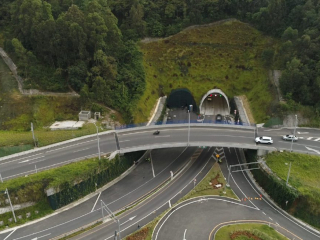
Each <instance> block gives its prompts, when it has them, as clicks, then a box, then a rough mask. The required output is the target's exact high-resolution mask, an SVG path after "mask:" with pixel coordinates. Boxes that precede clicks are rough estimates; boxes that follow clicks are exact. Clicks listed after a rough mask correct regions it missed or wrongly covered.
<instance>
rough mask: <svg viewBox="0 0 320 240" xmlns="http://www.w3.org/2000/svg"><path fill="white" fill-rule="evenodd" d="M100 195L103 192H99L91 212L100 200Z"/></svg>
mask: <svg viewBox="0 0 320 240" xmlns="http://www.w3.org/2000/svg"><path fill="white" fill-rule="evenodd" d="M100 195H101V192H100V193H99V195H98V197H97V200H96V202H95V203H94V205H93V208H92V210H91V212H93V210H94V208H95V207H96V205H97V202H98V200H99V198H100Z"/></svg>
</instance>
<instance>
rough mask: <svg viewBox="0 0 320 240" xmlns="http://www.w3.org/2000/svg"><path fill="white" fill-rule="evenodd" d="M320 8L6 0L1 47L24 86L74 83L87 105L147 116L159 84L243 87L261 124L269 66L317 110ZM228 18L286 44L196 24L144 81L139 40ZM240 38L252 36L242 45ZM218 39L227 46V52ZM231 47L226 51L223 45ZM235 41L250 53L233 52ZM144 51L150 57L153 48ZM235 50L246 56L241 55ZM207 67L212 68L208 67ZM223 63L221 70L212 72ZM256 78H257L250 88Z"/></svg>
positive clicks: (311, 4) (310, 4)
mask: <svg viewBox="0 0 320 240" xmlns="http://www.w3.org/2000/svg"><path fill="white" fill-rule="evenodd" d="M319 7H320V6H319V5H317V4H316V2H315V1H302V0H297V1H294V2H292V1H291V0H280V1H279V0H269V1H251V0H245V1H212V0H199V1H187V0H175V1H170V0H163V1H151V0H145V1H142V0H134V1H127V0H110V1H106V0H88V1H87V0H74V1H71V0H65V1H55V0H48V1H42V2H41V1H39V0H27V1H25V0H14V1H11V0H3V1H1V3H0V29H1V33H0V43H1V45H3V47H4V48H5V50H6V51H7V52H8V53H9V54H10V56H11V57H12V58H13V59H14V61H15V63H16V64H17V66H18V70H19V73H20V74H21V76H22V77H23V78H24V79H25V87H29V88H31V87H36V88H39V89H43V90H51V91H68V90H69V88H72V89H74V90H76V91H78V92H79V93H80V94H81V101H82V104H86V103H88V102H94V101H96V102H99V103H102V104H104V105H107V106H110V107H113V108H115V109H119V111H121V113H122V114H123V116H124V119H125V120H126V121H127V122H132V121H133V120H135V121H136V122H137V121H145V120H146V116H145V114H148V113H146V112H144V111H145V110H150V109H151V107H150V105H152V104H153V103H154V102H155V99H156V98H157V96H156V95H157V94H161V93H160V92H161V90H160V91H157V90H159V89H161V88H162V86H159V84H160V85H164V87H165V89H164V92H165V93H167V94H168V93H170V91H171V89H173V88H176V87H182V86H186V87H188V88H189V89H190V90H191V91H193V93H194V95H195V97H196V99H198V96H197V95H199V94H203V93H204V90H203V89H204V87H208V86H210V87H209V88H212V87H214V86H217V87H221V88H222V89H228V90H227V93H228V95H229V96H230V97H232V96H233V95H234V94H238V93H245V94H246V95H247V97H248V99H249V101H250V103H251V105H252V108H253V111H254V112H256V111H258V112H257V113H256V116H255V117H256V120H257V121H260V120H261V119H264V118H265V115H266V114H268V112H266V109H263V110H261V111H260V112H259V109H258V107H257V106H263V108H268V107H265V105H267V106H268V104H269V102H270V97H269V96H267V95H266V94H265V92H267V91H268V90H269V87H268V84H266V82H267V80H266V79H265V78H266V74H265V72H266V70H267V69H270V68H271V69H272V68H279V69H282V70H284V71H283V74H282V77H281V81H280V86H281V89H282V91H283V93H284V94H283V96H284V97H285V98H286V100H294V101H295V102H299V103H301V104H304V105H308V106H311V107H312V108H313V109H314V110H315V111H314V112H315V114H314V115H317V116H318V117H319V106H320V97H319V96H320V94H319V93H320V85H319V84H318V75H319V74H318V72H319V71H318V70H319V66H318V65H319V64H318V62H319V59H320V58H319V51H318V49H320V48H319V43H318V37H319V31H318V19H317V14H316V13H317V12H318V11H319ZM228 17H235V18H237V19H239V20H241V21H243V22H248V23H250V24H252V25H253V26H254V27H256V28H258V29H259V30H261V31H262V32H263V33H265V34H269V35H272V36H274V37H276V38H277V39H281V43H280V41H279V43H278V44H279V45H278V47H277V48H274V47H273V44H272V42H271V44H269V43H267V42H268V40H266V39H268V38H266V39H264V40H263V41H261V38H260V37H259V36H258V37H257V39H254V37H253V36H251V35H250V34H251V33H252V31H251V30H249V33H248V34H247V33H246V32H244V31H241V29H239V30H237V29H232V26H236V25H235V24H232V26H231V27H229V28H228V27H226V25H222V28H225V31H223V33H224V38H221V36H219V32H221V31H220V30H218V28H219V27H218V26H217V29H215V30H217V33H218V34H216V33H213V32H210V30H209V31H205V32H202V31H201V29H193V30H191V31H193V33H192V34H191V36H187V41H181V40H179V41H178V42H174V43H176V44H177V48H176V52H175V50H170V49H174V48H172V46H171V45H172V42H171V40H169V42H168V43H167V45H166V46H167V49H168V52H165V51H162V52H161V54H164V55H159V54H157V56H156V59H154V60H153V61H152V62H153V63H155V64H158V62H161V64H160V65H159V66H158V67H156V66H155V65H154V64H152V62H148V59H147V60H146V59H145V60H144V66H145V68H146V66H148V67H150V68H149V69H146V71H147V81H148V82H149V83H148V84H149V86H147V87H146V81H145V73H144V68H143V66H142V55H141V53H140V52H139V51H138V48H137V46H136V41H137V40H139V39H141V38H144V37H164V36H172V35H173V34H175V33H178V32H179V31H181V30H182V29H184V28H186V27H188V26H191V25H195V24H204V23H210V22H214V21H218V20H223V19H226V18H228ZM241 28H243V27H241ZM248 28H249V27H248ZM242 30H243V29H242ZM197 31H199V34H197ZM231 31H234V32H237V35H232V34H231V33H230V32H231ZM230 34H231V35H230ZM180 36H183V34H180ZM210 36H211V39H210V40H208V37H210ZM235 36H236V37H235ZM189 37H191V38H190V39H188V38H189ZM244 37H248V39H247V41H244V42H243V38H244ZM174 38H175V37H173V38H172V40H174ZM238 38H239V39H238ZM202 39H203V40H202ZM222 39H224V40H225V43H226V44H225V46H222V48H221V44H220V46H219V43H221V40H222ZM190 40H191V41H190ZM237 40H239V41H238V42H237ZM188 41H189V42H188ZM219 41H220V42H219ZM277 41H278V40H277ZM210 42H211V43H210ZM183 43H184V44H185V45H184V47H183V48H182V46H183ZM233 43H235V44H233ZM237 43H240V45H238V46H237ZM261 43H265V44H261ZM154 44H155V45H157V43H154ZM215 44H216V45H215ZM228 44H229V46H230V50H228V51H226V52H225V51H223V50H225V49H226V46H228ZM242 44H247V45H242ZM151 45H152V44H151ZM162 45H163V44H162ZM159 46H160V47H163V46H161V44H159ZM200 46H201V47H200ZM239 46H241V47H242V48H241V50H242V49H244V51H243V52H242V51H241V52H239V53H238V54H235V53H236V51H237V49H238V50H239V49H240V48H239ZM223 47H224V48H223ZM257 47H258V48H259V49H258V50H257ZM199 48H201V49H200V50H199ZM206 48H207V49H206ZM219 48H220V49H219ZM250 48H252V51H249V50H248V49H250ZM190 49H193V50H190ZM184 50H185V51H184ZM207 50H208V51H207ZM212 50H216V51H212ZM169 51H171V52H169ZM143 52H144V53H146V52H145V51H144V50H143ZM192 53H193V54H194V55H193V57H190V56H189V54H192ZM199 53H201V54H202V55H199ZM217 54H221V56H220V55H217ZM228 54H229V56H228ZM147 55H148V56H150V55H149V53H148V52H147ZM238 55H241V58H239V59H238V58H237V57H238ZM148 56H147V57H148ZM188 58H189V59H190V61H189V60H188ZM192 58H193V59H192ZM197 58H198V59H197ZM168 60H169V61H168ZM198 60H199V64H198ZM166 61H168V62H167V63H165V62H166ZM172 62H174V64H173V63H172ZM148 64H150V65H151V66H150V65H148ZM197 64H198V65H197ZM206 64H207V66H206ZM221 65H222V67H221ZM231 65H232V67H230V66H231ZM261 65H263V67H264V68H261ZM237 66H238V67H237ZM163 67H164V68H163ZM228 67H230V69H228ZM210 68H211V69H212V70H213V72H215V73H211V71H210V70H211V69H210ZM219 68H221V70H219V71H215V70H217V69H219ZM209 69H210V70H209ZM259 69H260V70H261V73H259ZM166 71H168V74H166V73H165V72H166ZM164 76H165V77H167V79H165V77H164ZM262 76H265V77H264V78H263V77H262ZM194 77H195V78H197V79H196V82H197V83H198V84H197V85H196V84H194V83H191V84H190V85H189V83H190V82H191V81H190V78H194ZM237 77H238V78H237ZM154 78H156V79H157V80H156V81H155V79H154ZM233 80H235V81H236V82H233ZM166 81H168V82H166ZM171 82H172V84H171V85H172V86H170V83H171ZM209 82H210V83H211V85H210V84H209ZM257 82H258V83H259V84H257V86H255V87H252V86H253V84H254V83H257ZM153 83H156V85H154V84H153ZM260 83H262V84H260ZM157 84H158V85H157ZM231 85H232V86H231ZM245 85H248V88H246V86H245ZM193 88H194V89H193ZM260 92H262V93H263V94H262V96H261V94H260V95H259V96H260V98H261V99H263V100H261V102H262V104H258V103H257V104H256V105H254V102H253V95H254V94H255V96H257V95H258V93H260ZM141 95H143V96H142V98H141ZM138 101H140V102H139V103H138ZM263 101H264V102H263ZM144 105H146V106H144ZM273 108H274V109H270V110H269V111H270V112H275V111H274V110H279V109H278V106H276V104H275V105H274V107H273ZM267 110H268V109H267ZM263 112H264V114H262V113H263ZM133 115H134V119H133ZM139 115H143V116H139Z"/></svg>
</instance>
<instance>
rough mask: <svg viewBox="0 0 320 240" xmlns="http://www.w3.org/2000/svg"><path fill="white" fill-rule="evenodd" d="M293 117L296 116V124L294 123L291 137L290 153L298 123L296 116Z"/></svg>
mask: <svg viewBox="0 0 320 240" xmlns="http://www.w3.org/2000/svg"><path fill="white" fill-rule="evenodd" d="M295 116H296V123H295V126H294V131H293V137H292V139H291V148H290V152H292V145H293V138H294V137H295V136H296V129H297V122H298V117H297V115H295Z"/></svg>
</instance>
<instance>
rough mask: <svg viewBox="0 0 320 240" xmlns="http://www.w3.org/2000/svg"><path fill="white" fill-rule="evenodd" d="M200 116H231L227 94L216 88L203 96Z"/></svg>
mask: <svg viewBox="0 0 320 240" xmlns="http://www.w3.org/2000/svg"><path fill="white" fill-rule="evenodd" d="M199 111H200V114H203V115H217V114H221V115H224V116H225V115H229V114H230V105H229V100H228V97H227V96H226V94H225V93H224V92H223V91H221V89H218V88H214V89H211V90H209V91H208V92H207V93H206V94H205V95H203V97H202V99H201V102H200V105H199Z"/></svg>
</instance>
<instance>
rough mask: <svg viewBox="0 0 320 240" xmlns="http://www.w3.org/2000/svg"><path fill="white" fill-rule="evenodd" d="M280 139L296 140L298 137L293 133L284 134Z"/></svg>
mask: <svg viewBox="0 0 320 240" xmlns="http://www.w3.org/2000/svg"><path fill="white" fill-rule="evenodd" d="M282 139H283V140H286V141H298V137H297V136H294V135H284V136H282Z"/></svg>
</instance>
